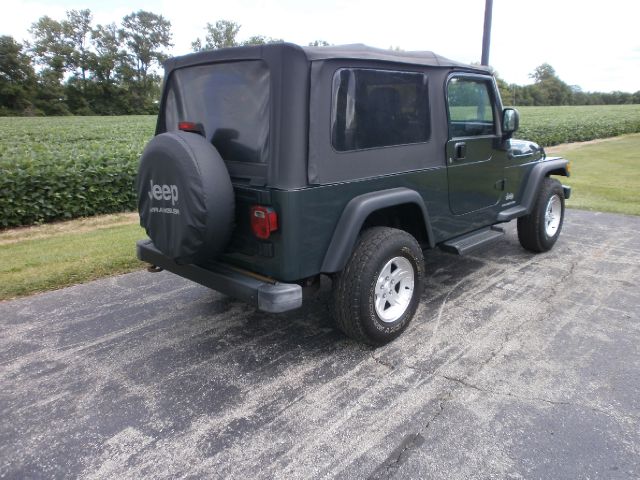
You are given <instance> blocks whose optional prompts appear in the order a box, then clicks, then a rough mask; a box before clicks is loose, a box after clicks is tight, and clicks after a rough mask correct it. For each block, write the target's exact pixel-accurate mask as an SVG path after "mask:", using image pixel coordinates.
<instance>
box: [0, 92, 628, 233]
mask: <svg viewBox="0 0 640 480" xmlns="http://www.w3.org/2000/svg"><path fill="white" fill-rule="evenodd" d="M519 110H520V113H521V128H520V131H519V132H518V133H517V137H518V138H527V139H530V140H534V141H537V142H538V143H540V144H542V145H543V146H549V145H555V144H558V143H565V142H576V141H584V140H591V139H595V138H605V137H612V136H616V135H621V134H624V133H633V132H640V105H620V106H593V107H520V109H519ZM154 127H155V117H153V116H128V117H48V118H8V117H4V118H0V206H1V207H2V208H1V209H0V228H2V227H12V226H18V225H32V224H38V223H44V222H47V221H51V220H57V219H68V218H76V217H82V216H90V215H96V214H101V213H114V212H121V211H127V210H132V209H134V208H135V191H134V187H133V185H134V179H135V175H136V170H137V161H138V157H139V156H140V153H141V152H142V149H143V148H144V145H145V143H146V142H147V141H148V140H149V139H150V138H151V136H152V135H153V131H154Z"/></svg>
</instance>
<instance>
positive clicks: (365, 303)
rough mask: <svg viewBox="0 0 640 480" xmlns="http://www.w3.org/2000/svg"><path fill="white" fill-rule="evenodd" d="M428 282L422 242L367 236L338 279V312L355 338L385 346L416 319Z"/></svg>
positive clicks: (378, 230) (404, 236)
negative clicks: (423, 289) (425, 283)
mask: <svg viewBox="0 0 640 480" xmlns="http://www.w3.org/2000/svg"><path fill="white" fill-rule="evenodd" d="M423 280H424V259H423V257H422V249H421V248H420V245H418V242H417V241H416V240H415V238H413V237H412V236H411V235H410V234H408V233H407V232H405V231H402V230H397V229H394V228H387V227H374V228H370V229H368V230H365V231H364V233H363V234H362V236H361V237H360V240H359V241H358V244H357V245H356V248H355V249H354V251H353V254H352V255H351V258H350V259H349V261H348V262H347V265H346V267H345V268H344V270H343V271H342V272H340V273H339V274H338V275H337V276H336V278H335V279H334V284H333V309H334V317H335V320H336V323H337V325H338V327H339V328H340V329H341V330H342V331H343V332H344V333H345V334H346V335H348V336H349V337H351V338H353V339H355V340H358V341H361V342H364V343H368V344H369V345H374V346H380V345H384V344H386V343H388V342H390V341H391V340H393V339H395V338H396V337H398V336H399V335H400V334H401V333H402V332H403V331H404V330H405V329H406V328H407V326H408V325H409V323H410V322H411V319H412V318H413V315H414V314H415V311H416V308H417V306H418V302H419V301H420V295H421V293H422V286H423Z"/></svg>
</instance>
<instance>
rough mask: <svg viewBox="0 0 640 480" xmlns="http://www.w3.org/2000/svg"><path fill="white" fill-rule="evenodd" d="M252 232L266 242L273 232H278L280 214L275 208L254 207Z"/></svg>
mask: <svg viewBox="0 0 640 480" xmlns="http://www.w3.org/2000/svg"><path fill="white" fill-rule="evenodd" d="M251 230H253V234H254V235H255V236H256V237H258V238H260V239H262V240H266V239H267V238H269V237H270V236H271V232H274V231H276V230H278V214H277V213H276V212H275V210H274V209H273V208H270V207H263V206H261V205H254V206H253V207H251Z"/></svg>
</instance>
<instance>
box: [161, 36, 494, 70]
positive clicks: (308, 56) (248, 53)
mask: <svg viewBox="0 0 640 480" xmlns="http://www.w3.org/2000/svg"><path fill="white" fill-rule="evenodd" d="M276 52H278V53H280V54H283V55H287V56H292V57H297V58H298V60H306V61H307V62H314V61H318V60H331V59H342V60H370V61H371V60H373V61H379V62H392V63H402V64H406V65H421V66H429V67H449V68H461V69H464V70H472V71H474V70H475V71H478V72H481V73H487V72H488V71H489V70H488V69H487V68H486V67H483V66H480V65H467V64H464V63H460V62H456V61H454V60H450V59H448V58H446V57H443V56H441V55H438V54H436V53H433V52H429V51H396V50H385V49H383V48H374V47H369V46H367V45H363V44H361V43H354V44H350V45H335V46H329V47H300V46H298V45H295V44H293V43H286V42H284V43H271V44H267V45H252V46H246V47H232V48H222V49H219V50H206V51H202V52H197V53H191V54H188V55H183V56H180V57H174V58H171V59H169V60H167V61H166V62H165V64H164V67H165V70H172V69H174V68H180V67H184V66H189V65H198V64H202V63H210V62H220V61H227V60H243V59H258V58H264V57H265V56H267V57H268V56H271V55H273V54H275V53H276Z"/></svg>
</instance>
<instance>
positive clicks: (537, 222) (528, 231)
mask: <svg viewBox="0 0 640 480" xmlns="http://www.w3.org/2000/svg"><path fill="white" fill-rule="evenodd" d="M554 197H555V199H554ZM552 199H554V200H553V202H556V201H557V200H559V202H560V213H559V215H560V223H559V225H558V226H557V227H556V229H555V231H549V229H548V228H547V224H548V223H549V222H550V220H549V218H551V217H549V218H546V215H547V209H548V208H549V206H550V205H551V202H552ZM554 217H555V218H557V214H556V215H555V216H554ZM563 222H564V190H563V189H562V185H561V184H560V182H559V181H558V180H555V179H553V178H549V177H547V178H545V179H544V180H543V181H542V185H541V186H540V191H539V192H538V198H536V202H535V205H534V207H533V210H532V211H531V213H530V214H529V215H525V216H524V217H520V218H518V240H520V245H522V246H523V247H524V248H525V249H527V250H529V251H531V252H536V253H540V252H547V251H549V250H551V248H552V247H553V245H554V244H555V243H556V241H557V240H558V237H559V236H560V232H561V231H562V224H563ZM551 230H553V229H551Z"/></svg>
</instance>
